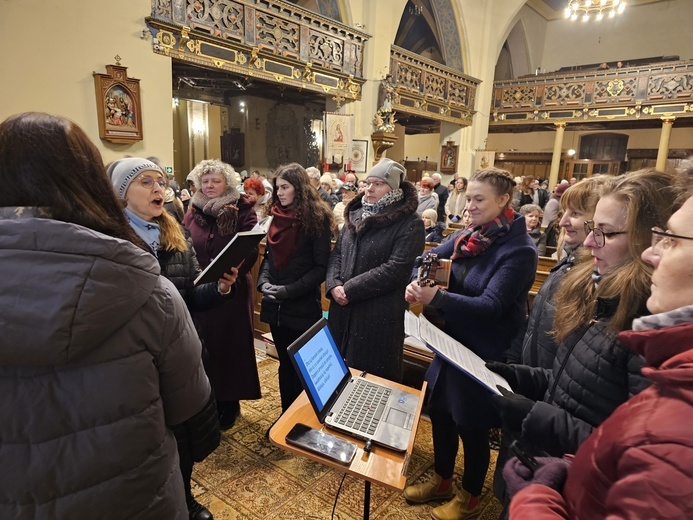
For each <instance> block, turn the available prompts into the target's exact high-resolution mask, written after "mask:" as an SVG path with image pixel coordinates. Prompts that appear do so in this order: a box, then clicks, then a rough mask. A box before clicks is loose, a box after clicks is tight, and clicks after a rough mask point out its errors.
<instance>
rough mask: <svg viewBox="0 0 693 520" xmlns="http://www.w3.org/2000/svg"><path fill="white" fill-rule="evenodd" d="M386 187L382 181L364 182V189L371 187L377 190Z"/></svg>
mask: <svg viewBox="0 0 693 520" xmlns="http://www.w3.org/2000/svg"><path fill="white" fill-rule="evenodd" d="M387 185H388V184H387V182H383V181H371V182H369V181H366V188H370V187H371V186H373V187H374V188H375V189H377V190H379V189H380V188H382V187H383V186H387Z"/></svg>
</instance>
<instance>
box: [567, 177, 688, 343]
mask: <svg viewBox="0 0 693 520" xmlns="http://www.w3.org/2000/svg"><path fill="white" fill-rule="evenodd" d="M673 181H674V175H673V174H671V173H662V172H658V171H656V170H655V169H654V168H649V169H645V170H638V171H636V172H632V173H628V174H626V175H623V176H619V177H613V178H611V179H607V180H606V181H605V182H604V185H603V186H602V190H601V194H600V198H601V199H603V198H605V197H613V198H615V199H616V200H617V201H618V202H620V203H621V204H622V206H623V210H624V211H625V213H626V230H627V231H628V235H627V237H628V249H629V253H630V255H629V256H630V258H629V259H628V260H627V261H626V262H625V263H624V264H623V265H621V266H619V267H618V268H616V269H615V270H614V271H613V272H611V273H609V274H607V275H604V276H603V277H602V279H601V281H600V282H599V286H598V288H595V284H594V283H593V282H592V279H591V274H592V271H593V264H592V262H590V261H585V260H588V259H589V257H590V252H589V250H587V251H583V252H581V254H580V255H579V257H580V258H579V260H578V264H577V265H576V266H575V267H573V268H572V269H571V270H570V271H568V273H567V274H566V275H565V278H564V279H563V282H562V283H561V285H560V287H559V288H558V290H557V291H556V297H555V303H556V308H557V309H560V312H559V313H557V315H556V319H555V320H554V333H555V336H556V340H557V341H558V342H559V343H560V342H562V341H564V340H565V339H566V337H567V336H568V334H570V332H571V331H573V330H575V329H576V328H578V327H580V326H582V325H587V324H588V323H589V322H590V320H591V319H592V318H593V317H594V314H595V310H596V305H597V298H606V299H609V298H618V306H617V309H616V312H615V314H614V316H613V317H612V318H611V319H610V321H609V325H608V330H609V332H612V333H614V334H615V333H617V332H620V331H622V330H626V329H628V328H630V326H631V323H632V321H633V319H634V318H637V317H638V316H641V315H642V314H643V313H644V312H646V311H645V302H646V300H647V298H648V296H649V294H650V276H651V274H652V267H651V266H650V265H648V264H646V263H645V262H644V261H643V260H642V258H641V257H640V255H641V254H642V252H643V251H644V250H645V249H647V248H648V247H649V246H650V243H651V240H652V234H651V229H652V227H653V226H657V225H661V223H662V222H666V221H667V220H668V219H669V216H670V215H671V213H672V211H673V207H674V202H675V199H676V190H675V189H674V187H673V186H672V183H673ZM570 189H572V188H570ZM566 193H567V192H566Z"/></svg>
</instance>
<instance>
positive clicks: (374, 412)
mask: <svg viewBox="0 0 693 520" xmlns="http://www.w3.org/2000/svg"><path fill="white" fill-rule="evenodd" d="M390 393H391V390H390V389H389V388H386V387H383V386H380V385H374V384H373V383H369V382H368V381H365V380H363V379H357V380H356V381H355V384H354V387H353V390H352V391H351V394H349V398H348V399H347V401H346V403H344V406H343V407H342V409H341V411H340V412H339V414H338V415H337V418H336V419H335V422H336V423H337V424H341V425H342V426H346V427H348V428H353V429H354V430H357V431H360V432H362V433H365V434H367V435H373V434H374V433H375V430H376V429H377V428H378V423H379V422H380V418H381V417H382V415H383V411H384V410H385V405H386V404H387V401H388V399H389V398H390Z"/></svg>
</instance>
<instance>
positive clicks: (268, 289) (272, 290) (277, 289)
mask: <svg viewBox="0 0 693 520" xmlns="http://www.w3.org/2000/svg"><path fill="white" fill-rule="evenodd" d="M262 294H264V295H265V296H269V297H272V298H276V299H277V300H286V299H287V298H288V297H289V291H287V290H286V286H285V285H272V284H263V285H262Z"/></svg>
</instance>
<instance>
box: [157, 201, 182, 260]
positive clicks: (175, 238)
mask: <svg viewBox="0 0 693 520" xmlns="http://www.w3.org/2000/svg"><path fill="white" fill-rule="evenodd" d="M154 222H156V223H157V224H159V233H160V235H159V241H160V242H161V249H163V250H165V251H181V252H182V251H187V249H188V242H187V241H186V240H185V235H184V234H183V229H182V228H181V226H180V224H179V223H178V221H177V220H176V218H175V217H174V216H173V215H171V214H170V213H169V212H168V211H166V210H164V211H163V212H162V213H161V215H159V216H158V217H154Z"/></svg>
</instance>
